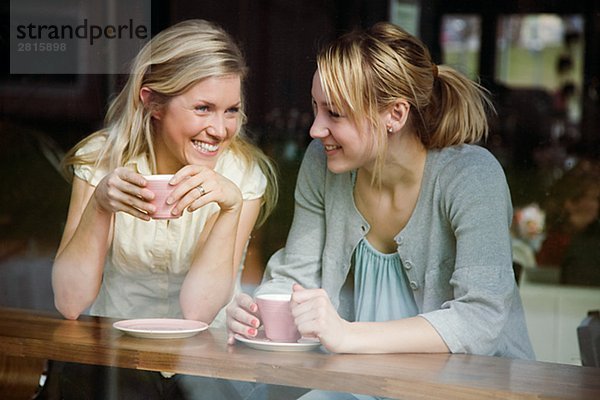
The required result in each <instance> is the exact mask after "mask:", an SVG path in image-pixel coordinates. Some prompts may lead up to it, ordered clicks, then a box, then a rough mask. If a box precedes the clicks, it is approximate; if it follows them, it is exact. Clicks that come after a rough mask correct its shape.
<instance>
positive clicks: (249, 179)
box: [215, 149, 267, 200]
mask: <svg viewBox="0 0 600 400" xmlns="http://www.w3.org/2000/svg"><path fill="white" fill-rule="evenodd" d="M215 171H216V172H218V173H220V174H221V175H223V176H224V177H226V178H227V179H229V180H231V181H232V182H234V183H235V184H236V185H237V186H238V187H239V188H240V190H241V191H242V195H243V197H244V199H246V200H249V199H254V198H258V197H261V196H262V194H263V193H264V191H265V188H266V185H267V178H266V176H265V174H264V173H263V171H262V170H261V169H260V166H259V165H258V163H257V162H255V161H253V160H247V159H246V158H245V157H243V156H242V155H240V154H237V153H235V152H234V151H232V150H230V149H228V150H226V151H225V152H223V154H222V155H221V157H220V158H219V161H217V164H216V165H215Z"/></svg>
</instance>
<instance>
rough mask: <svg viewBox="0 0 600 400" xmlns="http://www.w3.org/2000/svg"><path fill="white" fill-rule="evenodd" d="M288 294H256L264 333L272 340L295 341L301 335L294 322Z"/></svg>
mask: <svg viewBox="0 0 600 400" xmlns="http://www.w3.org/2000/svg"><path fill="white" fill-rule="evenodd" d="M290 299H291V295H290V294H261V295H258V296H256V304H257V305H258V311H259V313H260V319H261V321H262V323H263V325H264V327H265V335H266V336H267V338H268V339H269V340H272V341H274V342H296V341H298V339H300V337H301V335H300V332H298V328H296V324H295V323H294V317H293V316H292V310H291V308H290Z"/></svg>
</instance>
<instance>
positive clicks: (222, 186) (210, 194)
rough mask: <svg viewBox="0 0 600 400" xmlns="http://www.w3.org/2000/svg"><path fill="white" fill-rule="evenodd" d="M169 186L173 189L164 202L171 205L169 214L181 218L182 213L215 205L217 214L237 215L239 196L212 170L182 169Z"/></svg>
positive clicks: (192, 167)
mask: <svg viewBox="0 0 600 400" xmlns="http://www.w3.org/2000/svg"><path fill="white" fill-rule="evenodd" d="M170 184H171V185H177V186H176V187H175V189H174V190H173V192H172V193H171V195H170V196H169V197H168V198H167V204H174V207H173V209H172V211H171V212H172V213H173V214H174V215H181V213H182V212H183V210H185V209H187V210H188V211H190V212H192V211H195V210H197V209H199V208H200V207H202V206H204V205H206V204H208V203H211V202H215V203H217V204H218V205H219V208H220V209H221V212H231V211H237V212H239V211H240V210H241V208H242V202H243V199H242V193H241V191H240V189H239V188H238V187H237V186H236V184H235V183H233V182H232V181H230V180H229V179H227V178H225V177H224V176H223V175H221V174H219V173H218V172H215V171H214V170H212V169H210V168H207V167H203V166H200V165H186V166H185V167H183V168H181V169H180V170H179V171H177V173H176V174H175V175H174V176H173V178H172V179H171V181H170Z"/></svg>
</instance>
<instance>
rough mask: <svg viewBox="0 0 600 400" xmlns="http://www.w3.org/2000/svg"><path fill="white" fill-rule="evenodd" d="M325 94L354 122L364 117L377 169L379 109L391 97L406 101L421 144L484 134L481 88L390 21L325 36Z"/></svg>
mask: <svg viewBox="0 0 600 400" xmlns="http://www.w3.org/2000/svg"><path fill="white" fill-rule="evenodd" d="M317 67H318V70H319V75H320V79H321V85H322V87H323V90H324V92H325V95H326V97H327V100H328V101H329V102H330V103H331V104H332V105H333V106H334V107H335V108H336V109H338V110H343V111H344V114H345V115H347V116H348V118H350V120H351V121H352V122H353V123H354V124H355V125H357V126H360V125H359V123H360V122H361V121H365V120H366V121H367V122H368V123H369V125H370V126H371V128H372V131H373V133H374V134H375V137H374V146H375V148H376V150H377V154H378V156H377V160H376V171H379V172H381V170H382V168H383V156H384V153H385V151H386V149H387V131H386V129H385V127H384V126H382V122H381V121H380V116H379V115H380V113H381V111H383V110H385V109H387V108H388V107H390V106H391V105H392V104H394V102H395V101H396V100H398V99H405V100H406V101H407V102H408V103H409V104H410V107H411V112H410V114H409V121H408V122H409V124H410V126H412V127H413V129H414V131H415V133H416V135H417V136H418V138H419V140H420V141H421V143H422V144H423V145H424V146H425V148H427V149H432V148H443V147H448V146H453V145H458V144H463V143H476V142H478V141H480V140H482V139H483V138H485V137H486V135H487V132H488V122H487V115H486V112H487V111H488V110H493V106H492V104H491V102H490V100H489V99H488V97H487V92H486V91H485V89H483V88H482V87H481V86H480V85H478V84H477V83H475V82H473V81H471V80H470V79H468V78H466V77H465V76H463V75H461V74H460V73H459V72H457V71H455V70H454V69H452V68H451V67H448V66H443V65H440V66H437V65H435V64H434V63H433V61H432V60H431V56H430V54H429V51H428V50H427V48H426V47H425V45H424V44H423V43H422V42H421V41H420V40H419V39H417V38H416V37H414V36H413V35H411V34H409V33H407V32H406V31H404V30H403V29H402V28H400V27H398V26H395V25H393V24H391V23H387V22H380V23H377V24H375V25H374V26H373V27H371V28H369V29H366V30H355V31H352V32H349V33H347V34H345V35H343V36H341V37H340V38H338V39H336V40H334V41H332V42H331V43H329V44H328V45H327V46H326V47H324V48H323V49H322V50H321V51H320V52H319V53H318V54H317Z"/></svg>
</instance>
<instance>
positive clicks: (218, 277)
mask: <svg viewBox="0 0 600 400" xmlns="http://www.w3.org/2000/svg"><path fill="white" fill-rule="evenodd" d="M246 69H247V67H246V64H245V61H244V58H243V56H242V53H241V51H240V49H239V48H238V46H237V45H236V44H235V42H234V41H233V40H232V38H231V37H230V36H229V35H228V34H227V33H226V32H225V31H224V30H223V29H222V28H220V27H219V26H217V25H215V24H213V23H210V22H207V21H202V20H189V21H184V22H181V23H179V24H176V25H174V26H172V27H170V28H168V29H166V30H165V31H163V32H161V33H160V34H158V35H157V36H156V37H154V38H153V39H152V40H151V41H150V42H148V43H147V44H146V45H145V46H144V47H143V48H142V50H141V51H140V52H139V54H138V55H137V57H136V59H135V60H134V62H133V65H132V68H131V73H130V75H129V78H128V81H127V83H126V85H125V86H124V88H123V89H122V90H121V92H120V93H119V94H118V95H117V96H116V98H115V99H114V100H113V101H112V103H111V104H110V108H109V110H108V113H107V115H106V121H105V127H104V128H103V129H101V130H100V131H98V132H96V133H94V134H92V135H91V136H89V137H87V138H85V139H84V140H83V141H82V142H81V143H79V144H77V145H76V146H75V148H74V149H73V150H71V152H70V153H68V154H67V157H66V159H65V161H64V164H65V167H66V168H65V169H66V170H67V171H68V172H69V175H70V177H72V180H73V189H72V195H71V201H70V206H69V212H68V216H67V221H66V224H65V230H64V234H63V237H62V241H61V243H60V246H59V249H58V252H57V255H56V259H55V261H54V266H53V271H52V284H53V289H54V295H55V304H56V307H57V309H58V310H59V311H60V312H61V313H62V314H63V315H64V316H65V317H66V318H68V319H76V318H78V317H79V315H80V314H82V313H84V312H89V314H92V315H99V316H106V317H112V318H119V319H132V318H185V319H192V320H199V321H203V322H206V323H209V324H212V326H216V325H220V324H224V314H225V312H224V309H223V308H224V306H225V305H226V304H228V303H229V302H230V300H231V299H232V297H233V295H234V293H235V292H236V290H237V289H239V276H240V272H241V266H242V264H243V259H244V253H245V249H246V246H247V244H248V240H249V237H250V234H251V232H252V230H253V228H254V227H255V225H256V224H257V223H261V222H262V221H264V219H265V218H266V217H267V215H268V214H269V213H270V211H271V210H272V209H273V207H274V205H275V202H276V197H277V196H276V194H277V187H276V180H275V176H274V174H273V168H272V165H271V163H270V162H269V160H268V159H267V157H266V156H265V155H264V154H263V153H262V152H261V151H260V150H259V149H258V148H257V147H255V146H254V145H253V144H251V142H250V141H249V140H248V139H247V138H246V137H245V136H244V128H243V127H244V122H245V119H246V118H245V115H244V99H243V93H242V90H241V89H242V84H243V81H244V78H245V76H246ZM154 174H166V175H173V177H172V178H171V180H170V184H171V185H172V186H173V191H172V193H171V195H170V197H171V198H170V199H167V203H169V204H170V205H172V206H173V209H172V211H171V214H172V216H173V217H174V218H173V219H153V215H154V213H155V212H156V207H155V206H153V205H152V204H151V200H152V199H153V198H154V196H155V194H154V193H153V192H152V191H151V190H149V189H148V187H147V185H148V179H147V176H148V175H154ZM73 175H74V176H73ZM221 310H223V312H221ZM117 371H118V372H117ZM187 379H188V381H189V382H192V384H191V386H192V387H193V386H194V385H195V384H196V383H198V382H202V379H201V378H192V377H187ZM61 380H62V386H63V388H64V390H65V392H64V393H63V396H65V397H64V398H80V399H83V398H127V399H133V398H140V399H141V398H143V399H152V398H169V399H171V398H196V399H201V398H206V399H218V398H230V397H229V396H228V395H227V394H226V393H225V394H221V392H220V389H219V388H218V387H217V386H218V385H215V384H213V383H214V382H211V380H207V383H205V384H204V383H203V385H201V386H202V390H200V392H195V393H192V394H190V393H188V392H189V390H187V389H186V388H187V387H188V386H189V385H186V379H183V378H182V377H180V376H177V377H176V378H173V379H166V378H165V377H163V376H161V375H160V374H159V373H157V372H148V371H146V372H144V371H133V370H117V369H114V370H111V369H108V368H104V367H92V366H83V365H79V366H76V365H70V364H67V365H66V366H65V367H64V370H63V373H62V374H61ZM211 388H214V391H213V390H212V389H211ZM108 390H113V392H110V393H109V392H106V391H108ZM115 390H116V392H115ZM184 395H185V396H184Z"/></svg>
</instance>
